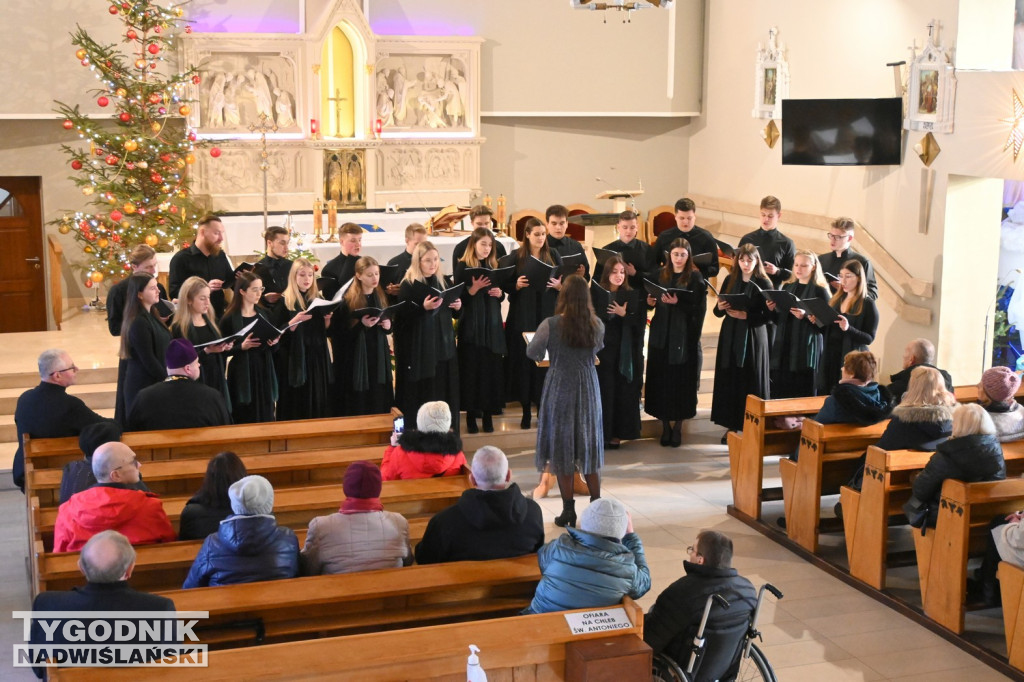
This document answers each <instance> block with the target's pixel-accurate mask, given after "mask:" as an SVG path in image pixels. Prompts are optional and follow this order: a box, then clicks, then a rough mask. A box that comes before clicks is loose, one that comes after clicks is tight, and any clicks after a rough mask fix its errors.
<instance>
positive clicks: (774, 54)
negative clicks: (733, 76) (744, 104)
mask: <svg viewBox="0 0 1024 682" xmlns="http://www.w3.org/2000/svg"><path fill="white" fill-rule="evenodd" d="M777 38H778V29H776V28H775V27H774V26H773V27H772V28H771V29H769V30H768V44H767V46H765V45H762V44H760V43H758V46H757V59H756V63H755V70H754V109H753V111H752V112H751V115H752V116H753V117H754V118H773V119H781V118H782V100H784V99H786V98H787V97H789V63H788V62H787V61H786V55H785V47H780V46H779V44H778V40H777Z"/></svg>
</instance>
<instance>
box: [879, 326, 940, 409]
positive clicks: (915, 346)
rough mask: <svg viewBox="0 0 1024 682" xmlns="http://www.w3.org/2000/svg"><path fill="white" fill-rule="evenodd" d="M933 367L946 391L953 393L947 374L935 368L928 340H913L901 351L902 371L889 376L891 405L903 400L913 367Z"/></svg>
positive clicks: (931, 348)
mask: <svg viewBox="0 0 1024 682" xmlns="http://www.w3.org/2000/svg"><path fill="white" fill-rule="evenodd" d="M918 366H924V367H933V368H935V369H938V370H939V374H941V375H942V379H943V381H945V382H946V390H947V391H949V392H950V393H952V392H953V379H952V378H951V377H950V376H949V372H947V371H946V370H944V369H939V368H938V367H935V346H934V345H933V344H932V342H931V341H929V340H928V339H914V340H913V341H911V342H910V343H908V344H907V347H906V348H904V349H903V369H902V370H900V371H899V372H896V374H891V375H889V380H890V381H891V382H892V383H890V384H889V386H888V389H889V393H891V394H892V398H893V405H899V404H900V401H901V400H903V394H904V393H906V392H907V386H908V385H909V384H910V373H911V372H913V371H914V368H915V367H918Z"/></svg>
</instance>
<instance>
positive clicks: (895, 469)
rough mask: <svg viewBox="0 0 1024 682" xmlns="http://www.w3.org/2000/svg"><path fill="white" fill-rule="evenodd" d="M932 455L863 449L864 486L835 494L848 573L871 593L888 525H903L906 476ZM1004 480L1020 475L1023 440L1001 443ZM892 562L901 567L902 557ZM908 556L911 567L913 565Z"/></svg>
mask: <svg viewBox="0 0 1024 682" xmlns="http://www.w3.org/2000/svg"><path fill="white" fill-rule="evenodd" d="M932 454H934V453H932V452H921V451H918V450H894V451H886V450H881V449H879V448H877V447H875V446H873V445H872V446H871V447H869V448H868V457H867V465H866V466H865V469H864V485H863V487H862V488H861V490H860V491H859V492H858V491H856V490H854V489H853V488H850V487H848V486H843V487H842V489H841V490H840V499H841V501H842V503H843V528H844V532H845V534H846V556H847V559H848V560H849V565H850V575H852V576H853V577H855V578H857V579H858V580H861V581H863V582H865V583H867V584H868V585H871V586H872V587H874V588H875V589H878V590H881V589H884V588H885V572H886V568H887V566H888V564H889V562H890V556H889V554H888V549H887V548H888V541H889V526H892V525H905V524H906V523H907V519H906V517H905V516H904V514H903V504H904V503H905V502H906V501H907V500H908V499H910V495H911V477H912V476H913V475H914V474H916V473H917V472H919V471H921V470H922V469H924V467H925V465H926V464H927V463H928V460H929V459H931V456H932ZM1003 457H1004V458H1005V459H1006V471H1007V476H1016V475H1020V474H1021V473H1024V441H1017V442H1012V443H1003ZM893 558H894V559H898V560H899V561H900V562H901V563H904V559H905V557H903V556H902V553H901V554H900V555H898V556H896V557H893ZM913 560H914V559H913V557H910V563H912V562H913Z"/></svg>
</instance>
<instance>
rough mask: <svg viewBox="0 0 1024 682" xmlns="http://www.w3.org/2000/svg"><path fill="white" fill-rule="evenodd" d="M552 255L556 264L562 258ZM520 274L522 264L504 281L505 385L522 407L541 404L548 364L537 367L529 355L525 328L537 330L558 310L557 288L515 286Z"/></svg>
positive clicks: (509, 395)
mask: <svg viewBox="0 0 1024 682" xmlns="http://www.w3.org/2000/svg"><path fill="white" fill-rule="evenodd" d="M520 248H522V247H520ZM551 257H552V260H553V264H555V265H557V264H558V263H559V262H560V261H561V258H560V257H559V256H558V254H557V253H552V254H551ZM519 275H520V268H519V266H518V265H517V266H516V274H515V275H513V276H512V278H511V279H510V280H509V281H508V283H507V284H506V285H505V293H507V294H508V316H507V317H506V318H505V343H506V346H507V348H508V356H507V357H506V361H505V380H506V384H505V387H506V390H507V395H508V397H509V398H510V399H512V400H517V401H519V403H520V404H522V405H523V407H528V406H529V405H530V403H531V402H532V403H534V404H535V405H540V395H541V391H542V389H543V388H544V377H545V376H546V375H547V367H538V366H537V363H535V362H534V361H533V360H531V359H530V358H528V357H527V356H526V340H525V339H524V338H523V332H535V331H537V327H538V326H539V325H540V323H541V322H543V321H544V320H545V319H547V318H549V317H551V316H552V315H554V314H555V303H557V302H558V290H557V289H552V288H550V287H544V288H543V289H539V288H534V287H526V288H525V289H516V280H517V279H518V277H519Z"/></svg>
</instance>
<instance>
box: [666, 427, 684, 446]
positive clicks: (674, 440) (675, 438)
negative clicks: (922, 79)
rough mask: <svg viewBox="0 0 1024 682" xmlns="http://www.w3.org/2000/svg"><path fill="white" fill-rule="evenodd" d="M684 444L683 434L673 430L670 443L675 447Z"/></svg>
mask: <svg viewBox="0 0 1024 682" xmlns="http://www.w3.org/2000/svg"><path fill="white" fill-rule="evenodd" d="M682 444H683V434H682V433H681V432H677V431H673V432H672V437H671V438H670V439H669V445H671V446H672V447H674V448H678V447H679V446H680V445H682Z"/></svg>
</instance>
